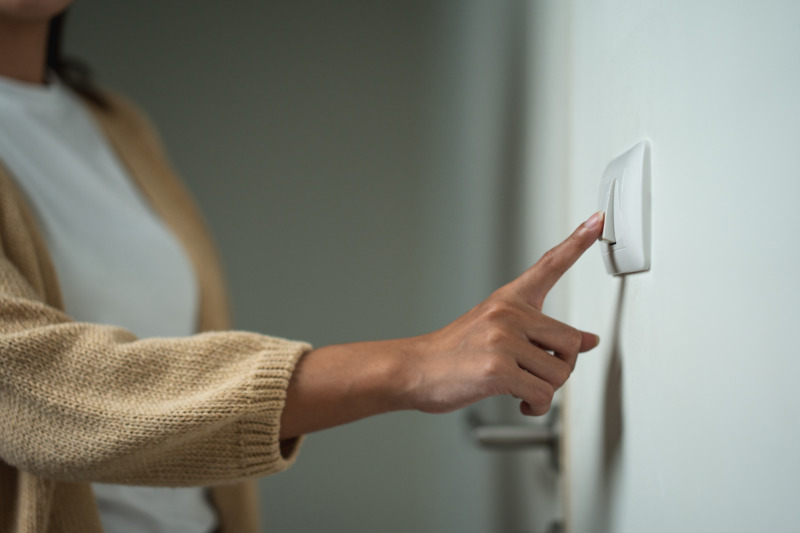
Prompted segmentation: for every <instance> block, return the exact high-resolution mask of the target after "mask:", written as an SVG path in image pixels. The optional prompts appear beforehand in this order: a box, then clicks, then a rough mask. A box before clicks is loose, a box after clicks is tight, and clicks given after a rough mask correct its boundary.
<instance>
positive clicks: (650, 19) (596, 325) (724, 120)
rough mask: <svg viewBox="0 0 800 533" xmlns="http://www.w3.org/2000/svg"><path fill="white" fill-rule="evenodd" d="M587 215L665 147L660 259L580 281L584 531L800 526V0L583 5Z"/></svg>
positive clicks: (656, 194)
mask: <svg viewBox="0 0 800 533" xmlns="http://www.w3.org/2000/svg"><path fill="white" fill-rule="evenodd" d="M571 17H572V18H571V42H570V48H569V49H568V50H567V51H566V54H565V56H566V58H567V60H568V62H569V65H570V68H571V77H572V80H571V87H572V89H571V92H570V100H571V102H570V103H569V105H568V109H569V114H570V115H571V120H570V131H571V134H570V137H569V143H568V150H569V153H570V157H569V161H570V172H569V188H570V193H569V201H568V210H569V218H570V219H571V221H572V222H574V223H577V222H579V221H580V220H581V219H582V218H584V217H585V216H586V215H587V214H589V213H591V212H592V211H593V210H594V209H595V207H596V206H595V202H596V197H597V187H598V183H599V179H600V176H601V174H602V172H603V169H604V168H605V165H606V164H607V163H608V162H609V161H610V160H611V159H612V158H614V157H616V156H617V155H618V154H620V153H621V152H623V151H624V150H626V149H627V148H629V147H630V146H632V145H633V144H634V143H635V142H637V141H639V140H640V139H644V138H649V139H650V140H651V143H652V228H653V234H652V268H651V271H650V272H648V273H644V274H638V275H633V276H630V277H629V278H627V279H624V280H620V279H612V278H611V277H609V276H608V275H606V274H605V271H604V268H603V266H602V261H601V259H600V255H599V252H598V251H597V250H593V251H591V252H590V254H589V255H590V257H588V258H587V259H588V260H584V261H581V262H580V263H579V264H578V265H577V267H576V269H575V271H574V272H573V273H572V277H571V278H570V291H569V294H570V296H569V303H570V313H569V315H570V320H571V321H572V322H573V323H574V324H576V325H579V326H580V327H583V328H586V329H588V330H592V331H596V332H598V333H599V334H600V335H601V337H602V338H603V343H602V345H601V348H600V349H599V351H598V352H597V353H592V354H587V355H586V356H584V357H582V358H581V360H580V362H579V365H578V370H577V372H576V373H575V374H574V377H573V380H572V382H571V384H570V388H569V395H570V397H569V420H568V422H569V427H568V432H569V433H568V435H569V446H568V447H569V463H570V468H571V472H570V480H569V481H570V485H569V491H568V495H569V500H570V501H569V506H570V510H569V518H570V524H571V526H572V527H571V530H572V531H574V532H581V533H582V532H587V533H588V532H592V533H597V532H604V531H607V532H614V533H626V532H631V533H633V532H637V533H638V532H642V531H647V532H649V533H653V532H674V531H681V532H707V531H726V532H750V531H790V530H792V531H793V530H797V528H798V527H800V518H798V515H797V511H796V508H797V496H798V490H797V487H798V479H799V478H800V456H799V455H798V453H797V449H798V442H800V426H798V424H797V421H798V420H800V396H799V395H798V389H797V383H798V379H800V358H798V357H797V335H796V334H795V331H796V329H797V324H798V323H800V305H798V299H799V298H800V276H798V273H800V249H799V248H798V237H797V231H796V229H795V226H796V224H795V222H794V220H795V213H796V211H797V203H798V198H800V157H799V156H798V145H799V143H800V96H799V95H800V59H799V58H800V32H798V20H800V4H798V3H796V2H789V1H779V0H773V1H761V2H730V1H724V0H718V1H700V2H698V1H674V0H672V1H661V0H647V1H636V2H631V1H625V0H603V1H597V0H591V1H590V0H585V1H584V0H576V1H574V2H573V5H572V14H571Z"/></svg>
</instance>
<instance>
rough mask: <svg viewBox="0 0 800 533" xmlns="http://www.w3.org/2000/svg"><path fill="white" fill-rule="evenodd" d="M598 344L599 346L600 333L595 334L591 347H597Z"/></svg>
mask: <svg viewBox="0 0 800 533" xmlns="http://www.w3.org/2000/svg"><path fill="white" fill-rule="evenodd" d="M598 346H600V335H595V336H594V346H593V348H597V347H598Z"/></svg>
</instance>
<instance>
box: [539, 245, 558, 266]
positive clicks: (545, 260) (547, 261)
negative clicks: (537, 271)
mask: <svg viewBox="0 0 800 533" xmlns="http://www.w3.org/2000/svg"><path fill="white" fill-rule="evenodd" d="M558 258H559V253H558V248H550V249H549V250H547V251H546V252H545V253H544V254H543V255H542V257H541V258H540V259H539V266H541V267H542V268H544V269H546V270H551V269H553V268H554V267H555V265H557V264H558V263H559V261H558Z"/></svg>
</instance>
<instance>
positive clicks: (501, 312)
mask: <svg viewBox="0 0 800 533" xmlns="http://www.w3.org/2000/svg"><path fill="white" fill-rule="evenodd" d="M515 313H516V310H515V309H514V305H513V304H511V303H510V302H509V301H508V300H506V299H505V298H497V299H493V300H492V301H490V302H488V303H487V304H486V307H485V308H484V312H483V316H484V319H485V320H487V321H488V322H493V323H505V322H508V321H509V320H511V319H512V318H513V317H514V315H515Z"/></svg>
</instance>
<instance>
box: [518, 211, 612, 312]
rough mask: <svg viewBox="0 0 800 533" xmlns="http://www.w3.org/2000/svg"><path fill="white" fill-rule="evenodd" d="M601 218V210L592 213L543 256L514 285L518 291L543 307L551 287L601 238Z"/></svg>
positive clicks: (536, 304)
mask: <svg viewBox="0 0 800 533" xmlns="http://www.w3.org/2000/svg"><path fill="white" fill-rule="evenodd" d="M603 218H604V215H603V212H602V211H598V212H597V213H595V214H593V215H592V216H591V217H589V219H588V220H587V221H586V222H584V223H583V224H581V225H580V226H578V228H577V229H575V231H573V232H572V235H570V236H569V237H567V238H566V239H565V240H564V241H563V242H561V244H559V245H558V246H556V247H555V248H552V249H551V250H549V251H548V252H547V253H545V254H544V255H543V256H542V258H541V259H539V260H538V261H537V262H536V264H534V265H533V266H532V267H530V268H529V269H528V270H526V271H525V272H524V273H523V274H522V275H521V276H520V277H519V278H517V279H516V280H515V281H514V282H513V283H515V284H519V287H518V290H519V292H520V293H521V294H523V295H524V296H525V297H526V298H527V299H528V301H530V303H532V304H533V305H534V306H536V307H537V308H538V309H541V308H542V304H543V303H544V298H545V296H547V293H549V292H550V289H552V288H553V285H555V284H556V282H557V281H558V280H559V279H561V276H563V275H564V273H565V272H566V271H567V270H569V269H570V267H571V266H572V265H574V264H575V261H577V260H578V258H579V257H580V256H581V255H583V252H585V251H586V250H588V249H589V247H590V246H591V245H592V244H594V241H596V240H597V238H598V237H599V236H600V232H601V231H602V230H603Z"/></svg>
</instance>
